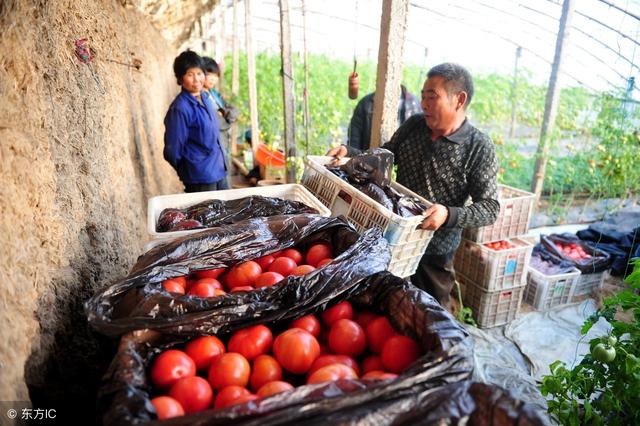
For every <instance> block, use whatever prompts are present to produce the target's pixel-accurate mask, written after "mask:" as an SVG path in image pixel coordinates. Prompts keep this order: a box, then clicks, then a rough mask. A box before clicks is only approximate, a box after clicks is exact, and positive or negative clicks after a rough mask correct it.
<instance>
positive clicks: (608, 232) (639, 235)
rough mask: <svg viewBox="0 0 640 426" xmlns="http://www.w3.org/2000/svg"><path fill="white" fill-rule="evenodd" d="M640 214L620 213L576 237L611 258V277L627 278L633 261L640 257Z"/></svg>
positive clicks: (591, 226) (593, 225)
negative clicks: (604, 252)
mask: <svg viewBox="0 0 640 426" xmlns="http://www.w3.org/2000/svg"><path fill="white" fill-rule="evenodd" d="M638 224H640V212H620V213H619V214H617V215H613V216H611V217H610V218H608V219H607V220H606V221H603V222H597V223H594V224H591V225H589V228H588V229H584V230H582V231H578V232H577V233H576V235H577V236H578V238H580V239H581V240H583V241H587V242H588V243H589V245H591V246H593V247H597V248H599V249H600V250H603V251H606V252H607V253H609V255H610V256H611V275H615V276H623V277H624V276H627V275H629V274H631V272H632V271H633V265H632V264H631V259H633V258H636V257H640V226H638Z"/></svg>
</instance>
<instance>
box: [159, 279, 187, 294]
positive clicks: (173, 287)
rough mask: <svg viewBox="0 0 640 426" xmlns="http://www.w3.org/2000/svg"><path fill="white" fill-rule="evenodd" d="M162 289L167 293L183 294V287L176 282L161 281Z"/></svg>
mask: <svg viewBox="0 0 640 426" xmlns="http://www.w3.org/2000/svg"><path fill="white" fill-rule="evenodd" d="M162 287H164V289H165V290H167V291H168V292H169V293H178V294H184V286H183V285H182V284H180V283H179V282H178V281H176V280H164V281H162Z"/></svg>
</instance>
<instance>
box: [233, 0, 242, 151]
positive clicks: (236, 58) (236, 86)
mask: <svg viewBox="0 0 640 426" xmlns="http://www.w3.org/2000/svg"><path fill="white" fill-rule="evenodd" d="M238 39H239V37H238V0H233V41H232V49H233V52H232V57H233V59H232V61H233V64H232V67H233V68H232V69H231V95H232V97H233V100H234V102H235V100H236V98H237V96H238V92H239V91H240V55H239V44H240V43H239V40H238ZM237 142H238V123H237V122H234V123H233V124H232V125H231V155H238V144H237Z"/></svg>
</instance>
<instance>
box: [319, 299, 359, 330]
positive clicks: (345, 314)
mask: <svg viewBox="0 0 640 426" xmlns="http://www.w3.org/2000/svg"><path fill="white" fill-rule="evenodd" d="M321 317H322V322H324V323H325V325H327V326H328V327H331V326H332V325H333V323H334V322H336V321H338V320H339V319H343V318H346V319H352V318H353V307H352V306H351V303H349V302H347V301H346V300H345V301H343V302H340V303H338V304H337V305H334V306H332V307H330V308H329V309H327V310H326V311H324V312H323V313H322V314H321Z"/></svg>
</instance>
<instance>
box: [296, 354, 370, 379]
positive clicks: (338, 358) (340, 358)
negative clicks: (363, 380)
mask: <svg viewBox="0 0 640 426" xmlns="http://www.w3.org/2000/svg"><path fill="white" fill-rule="evenodd" d="M331 364H343V365H346V366H347V367H351V368H352V369H353V371H354V372H355V373H356V375H358V376H359V375H360V367H359V366H358V363H357V362H356V360H355V359H353V358H351V357H350V356H347V355H320V356H319V357H318V358H316V360H315V361H314V362H313V364H311V368H309V372H308V373H307V374H308V375H312V374H313V373H314V372H315V371H316V370H318V369H320V368H322V367H325V366H327V365H331Z"/></svg>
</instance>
